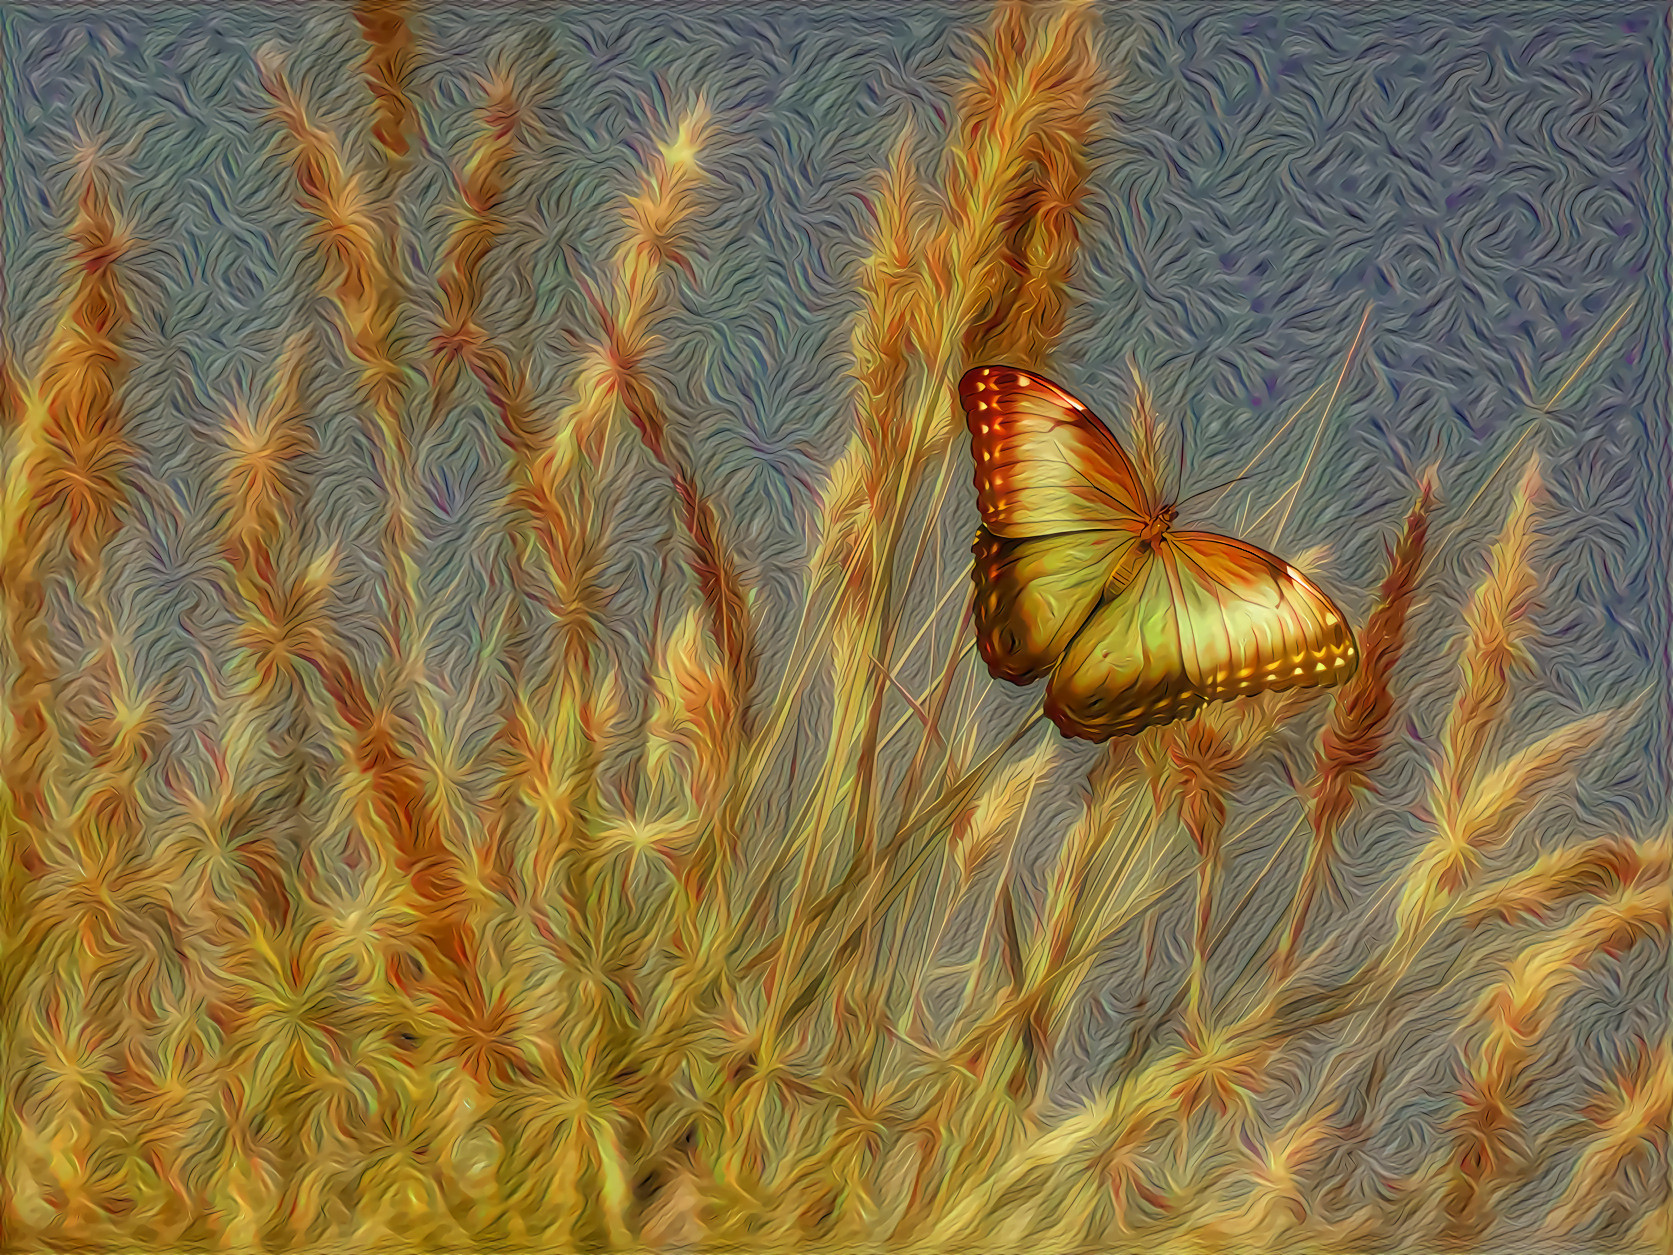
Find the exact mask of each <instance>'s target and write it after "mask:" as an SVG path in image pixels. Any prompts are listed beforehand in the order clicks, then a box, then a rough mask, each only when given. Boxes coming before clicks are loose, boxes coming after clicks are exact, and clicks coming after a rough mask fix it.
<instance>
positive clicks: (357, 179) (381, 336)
mask: <svg viewBox="0 0 1673 1255" xmlns="http://www.w3.org/2000/svg"><path fill="white" fill-rule="evenodd" d="M257 68H258V70H259V71H260V75H261V81H262V86H263V88H264V89H265V90H266V91H267V93H268V95H269V96H271V97H272V99H273V102H274V112H275V114H276V116H277V117H278V119H279V121H280V122H281V124H282V125H283V126H284V128H285V131H286V134H287V136H288V142H289V146H290V149H291V156H292V160H293V163H294V167H295V173H296V182H297V190H298V192H299V194H300V197H301V200H302V203H303V205H304V206H305V207H306V208H307V209H308V210H309V212H310V213H312V214H313V216H314V218H315V220H316V222H317V224H318V225H317V227H316V231H315V241H316V245H317V247H318V248H319V251H320V253H321V254H322V256H323V257H324V259H325V265H326V271H325V283H326V287H327V290H328V291H329V292H330V294H331V297H332V301H333V304H334V306H335V308H336V312H337V322H338V328H339V331H340V332H341V335H342V338H343V347H344V348H345V349H346V350H347V352H348V354H349V356H350V357H351V358H353V359H354V360H355V361H356V362H357V363H359V365H360V385H361V388H362V389H363V390H364V394H365V398H366V405H367V407H368V411H369V413H367V414H366V415H364V417H365V420H366V423H365V425H366V434H367V436H368V438H369V439H370V441H371V443H372V449H373V455H374V460H375V461H374V464H375V469H376V473H377V476H378V480H379V483H380V485H381V486H382V488H383V490H384V492H385V494H386V498H387V499H386V503H385V514H384V528H383V536H382V548H383V564H384V570H383V587H384V593H385V597H386V603H385V604H386V605H387V606H388V610H389V623H390V635H389V639H390V642H391V650H392V654H391V664H392V667H393V678H394V681H395V686H396V696H397V698H399V696H400V694H401V693H402V692H404V690H405V688H406V687H407V686H409V685H410V684H411V683H412V681H413V679H414V676H413V675H412V674H411V669H412V668H413V666H414V661H415V660H414V650H415V648H416V642H415V641H414V640H413V639H412V632H413V617H414V613H415V607H416V604H417V598H418V562H417V555H416V553H415V546H416V541H417V529H416V526H415V523H414V517H413V516H414V508H415V503H414V499H413V488H412V478H413V467H412V452H411V435H410V433H409V431H408V430H407V405H408V400H409V396H410V392H411V384H412V379H411V375H412V372H411V370H410V368H409V367H408V365H407V363H406V362H405V361H404V359H403V356H402V351H401V349H400V347H399V342H398V338H397V337H398V334H399V327H398V323H399V320H400V317H401V313H402V293H401V285H400V280H399V276H398V275H397V274H396V273H395V272H394V271H393V270H392V269H391V265H392V262H393V259H394V257H395V252H394V245H395V240H394V238H393V236H392V234H391V232H392V231H393V229H394V224H393V222H392V221H384V220H380V217H379V211H378V207H377V205H376V203H375V202H374V199H373V198H372V196H371V195H370V194H369V193H368V191H367V190H366V187H365V178H364V176H362V175H360V174H357V173H352V172H351V171H350V170H349V169H348V168H347V166H346V163H345V161H344V157H343V153H342V149H341V147H340V145H339V144H338V142H337V140H336V138H335V137H334V136H333V135H332V134H331V133H330V132H329V131H327V130H325V129H324V128H323V127H320V126H318V125H316V124H315V123H314V122H313V120H312V119H311V118H310V117H309V116H308V111H307V107H306V105H305V104H304V102H303V101H302V99H301V98H300V97H299V96H298V95H297V94H296V92H295V90H294V89H293V88H292V87H291V85H290V81H289V80H288V79H287V78H286V77H285V73H284V70H283V66H282V64H281V62H280V60H279V58H278V57H277V56H276V55H274V54H270V53H269V54H263V55H262V56H261V57H259V58H258V62H257Z"/></svg>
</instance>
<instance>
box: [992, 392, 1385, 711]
mask: <svg viewBox="0 0 1673 1255" xmlns="http://www.w3.org/2000/svg"><path fill="white" fill-rule="evenodd" d="M959 399H960V401H961V403H962V404H963V406H964V410H965V416H966V419H967V422H968V426H969V429H970V436H971V452H972V454H973V456H974V459H975V464H976V475H975V482H976V495H977V504H978V506H979V507H980V510H981V515H982V527H981V529H980V530H979V531H978V532H977V535H976V541H975V544H974V545H973V546H972V553H973V554H974V557H975V562H974V565H973V568H972V572H971V578H972V579H973V580H974V581H975V583H976V589H977V591H976V603H975V614H976V628H977V644H978V648H979V649H980V651H981V654H982V659H983V661H984V662H986V663H987V666H988V670H989V672H990V673H991V674H992V675H993V676H994V677H995V678H997V679H1004V680H1008V681H1010V682H1012V683H1015V684H1031V683H1033V682H1035V681H1036V680H1038V679H1040V678H1041V677H1043V676H1046V675H1050V677H1051V680H1050V683H1049V684H1048V686H1047V690H1046V707H1045V708H1046V713H1047V715H1049V716H1050V717H1051V719H1052V721H1053V722H1054V723H1056V724H1057V726H1058V728H1059V729H1060V730H1061V731H1062V732H1063V733H1064V734H1065V735H1067V736H1075V737H1081V738H1084V739H1087V740H1093V741H1103V740H1106V739H1108V738H1109V737H1111V736H1124V735H1132V734H1133V733H1136V732H1139V731H1142V730H1143V729H1144V728H1147V727H1152V726H1155V725H1157V724H1162V723H1168V722H1171V721H1172V720H1174V719H1180V718H1185V717H1187V716H1189V715H1192V714H1194V713H1196V711H1198V710H1200V709H1201V708H1202V707H1203V706H1204V705H1205V704H1207V703H1208V702H1211V701H1220V700H1227V699H1231V698H1235V697H1243V696H1252V695H1254V694H1255V693H1258V692H1262V691H1267V690H1273V689H1287V688H1296V687H1312V686H1322V685H1330V684H1337V683H1340V682H1341V681H1342V680H1344V679H1346V678H1347V677H1348V676H1349V675H1351V674H1352V672H1353V668H1354V666H1355V664H1356V662H1357V651H1356V649H1355V647H1354V642H1353V634H1352V632H1351V631H1350V630H1349V629H1348V625H1347V622H1346V620H1345V618H1344V617H1343V615H1342V613H1341V611H1340V610H1338V609H1337V608H1336V606H1335V605H1334V604H1333V603H1332V602H1331V601H1330V599H1329V598H1328V597H1326V596H1325V595H1324V593H1322V592H1320V591H1319V589H1318V588H1316V587H1315V586H1314V585H1313V583H1312V582H1311V581H1310V580H1308V579H1307V578H1306V577H1305V576H1303V575H1302V574H1301V573H1300V572H1299V571H1297V570H1296V569H1295V568H1294V567H1292V566H1290V565H1289V564H1288V563H1286V562H1284V561H1283V559H1281V558H1277V557H1275V556H1273V555H1272V554H1269V553H1266V552H1265V551H1263V550H1261V549H1257V548H1256V547H1255V546H1253V545H1249V544H1246V543H1244V542H1243V541H1239V540H1233V539H1232V538H1231V537H1228V536H1219V535H1216V534H1214V533H1212V532H1193V531H1176V530H1174V526H1173V525H1174V522H1175V520H1176V519H1177V518H1178V509H1177V507H1176V506H1175V504H1174V503H1172V502H1167V501H1163V500H1162V499H1161V497H1160V494H1159V492H1158V491H1157V488H1156V486H1155V485H1154V484H1152V483H1148V482H1146V481H1145V479H1144V477H1143V476H1141V475H1140V473H1139V471H1138V470H1137V468H1135V467H1134V465H1133V463H1132V462H1131V460H1130V459H1129V458H1128V457H1127V454H1126V452H1125V451H1124V450H1123V449H1122V447H1121V445H1120V442H1119V441H1117V440H1116V438H1115V437H1114V435H1113V434H1111V432H1110V431H1109V429H1108V428H1107V427H1105V426H1104V424H1103V423H1102V422H1101V421H1100V420H1099V419H1098V418H1097V417H1096V416H1095V415H1094V414H1093V413H1092V412H1091V411H1090V410H1088V409H1087V408H1086V406H1084V405H1082V404H1081V403H1080V402H1079V401H1078V400H1076V399H1075V398H1074V397H1073V396H1071V395H1070V394H1069V393H1068V392H1067V391H1065V390H1064V389H1062V388H1060V387H1058V386H1057V385H1056V384H1054V383H1052V382H1051V381H1050V380H1047V379H1045V378H1043V377H1041V376H1039V375H1034V374H1031V373H1030V372H1028V371H1023V370H1018V369H1015V368H1013V367H1005V366H979V367H977V368H975V369H974V370H971V371H969V372H967V373H966V374H965V376H964V378H963V379H962V380H961V381H960V383H959Z"/></svg>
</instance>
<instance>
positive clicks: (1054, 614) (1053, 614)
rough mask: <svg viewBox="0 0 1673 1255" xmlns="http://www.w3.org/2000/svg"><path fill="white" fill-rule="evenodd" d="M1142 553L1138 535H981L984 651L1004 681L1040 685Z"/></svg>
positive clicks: (976, 574)
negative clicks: (1116, 577) (1126, 565)
mask: <svg viewBox="0 0 1673 1255" xmlns="http://www.w3.org/2000/svg"><path fill="white" fill-rule="evenodd" d="M1137 546H1138V537H1137V536H1136V535H1134V534H1133V533H1131V532H1119V531H1088V532H1070V533H1068V534H1067V535H1063V536H1032V537H1026V538H1024V539H1022V540H1004V539H1002V538H1000V537H998V536H995V535H994V534H993V533H992V532H990V531H988V530H987V528H985V527H984V528H982V529H981V530H980V531H979V532H977V534H976V543H975V545H974V546H972V552H973V553H974V554H975V556H976V560H975V563H974V565H973V566H972V568H971V572H970V576H971V578H972V579H973V580H975V582H976V606H975V611H976V644H977V647H978V648H979V649H980V650H981V653H982V661H984V662H986V663H987V665H988V672H989V674H991V675H992V676H993V677H994V679H996V680H1009V681H1011V683H1013V684H1032V683H1033V682H1034V681H1035V680H1038V679H1039V678H1040V677H1041V676H1042V675H1044V674H1045V673H1046V672H1048V671H1050V670H1051V668H1052V664H1053V663H1055V662H1056V661H1057V660H1058V658H1060V657H1061V656H1062V654H1063V651H1064V649H1066V648H1067V647H1068V645H1069V642H1070V640H1072V639H1073V638H1074V635H1075V633H1076V632H1078V631H1079V630H1080V629H1081V626H1082V625H1083V624H1084V623H1085V622H1086V619H1087V616H1088V615H1090V614H1091V613H1092V611H1093V609H1094V608H1095V607H1096V606H1097V605H1098V603H1099V601H1100V600H1102V599H1103V596H1104V591H1105V588H1106V587H1107V585H1108V582H1109V580H1110V577H1111V575H1112V574H1114V572H1115V571H1116V570H1117V569H1118V568H1119V567H1121V566H1122V564H1123V560H1124V559H1127V558H1129V556H1130V555H1131V553H1132V551H1133V550H1134V549H1135V548H1136V547H1137Z"/></svg>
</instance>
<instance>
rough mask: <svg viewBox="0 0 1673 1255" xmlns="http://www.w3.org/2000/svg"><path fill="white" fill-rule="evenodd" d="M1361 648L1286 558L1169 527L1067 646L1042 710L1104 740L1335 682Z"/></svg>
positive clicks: (1070, 732)
mask: <svg viewBox="0 0 1673 1255" xmlns="http://www.w3.org/2000/svg"><path fill="white" fill-rule="evenodd" d="M1357 661H1358V651H1357V650H1356V648H1355V646H1354V640H1353V633H1352V632H1351V631H1349V629H1348V625H1347V621H1346V619H1344V618H1343V616H1342V612H1341V611H1340V610H1338V609H1337V608H1336V606H1335V605H1334V604H1333V603H1332V602H1331V600H1330V598H1328V597H1326V596H1325V595H1324V593H1322V592H1320V591H1319V589H1318V588H1317V587H1316V586H1315V585H1314V584H1313V583H1312V581H1311V580H1309V579H1307V577H1306V576H1304V575H1302V574H1301V572H1299V571H1297V570H1296V569H1295V568H1294V567H1291V566H1290V565H1289V564H1287V563H1286V562H1284V561H1283V560H1282V559H1280V558H1275V557H1273V556H1272V555H1271V554H1269V553H1266V552H1265V551H1263V550H1260V549H1257V548H1255V546H1253V545H1249V544H1245V543H1243V542H1242V541H1238V540H1232V539H1231V538H1230V537H1227V536H1216V535H1214V534H1213V533H1211V532H1171V533H1167V534H1166V535H1164V536H1163V537H1162V539H1161V541H1160V543H1159V544H1158V546H1157V548H1156V551H1155V552H1154V553H1153V554H1150V555H1146V556H1145V558H1144V559H1143V561H1142V564H1141V566H1140V569H1139V571H1138V573H1137V575H1136V576H1135V577H1134V579H1133V581H1132V583H1131V585H1130V586H1129V587H1128V588H1127V589H1126V590H1125V591H1124V592H1122V593H1120V594H1119V595H1117V596H1116V597H1115V598H1114V599H1112V600H1111V601H1109V602H1107V603H1106V604H1105V605H1103V606H1102V607H1100V608H1099V609H1098V610H1097V611H1096V612H1095V613H1094V614H1093V615H1092V616H1091V618H1090V619H1089V620H1088V622H1087V624H1086V626H1085V627H1084V628H1083V629H1082V630H1081V632H1080V634H1079V635H1077V636H1076V637H1075V639H1074V641H1073V642H1072V643H1071V644H1070V645H1069V648H1068V649H1067V651H1066V652H1065V653H1064V655H1063V658H1062V661H1061V662H1059V664H1058V666H1057V669H1056V671H1055V672H1054V674H1053V675H1052V679H1051V683H1050V685H1049V686H1048V687H1047V690H1046V713H1047V714H1048V715H1050V716H1051V719H1052V721H1053V722H1054V723H1056V724H1057V726H1058V727H1059V728H1060V729H1061V730H1062V731H1063V733H1064V734H1065V735H1066V736H1076V737H1082V738H1084V739H1086V740H1090V741H1103V740H1107V739H1108V738H1110V737H1112V736H1130V735H1133V734H1134V733H1137V732H1140V731H1142V730H1143V729H1145V728H1148V727H1152V726H1154V725H1156V724H1162V723H1170V722H1172V721H1173V720H1175V719H1181V718H1185V717H1187V716H1189V715H1192V714H1195V713H1196V712H1197V711H1198V710H1200V709H1201V708H1202V707H1203V706H1204V705H1205V704H1206V703H1208V702H1211V701H1220V700H1224V699H1227V698H1232V697H1247V696H1249V695H1251V694H1254V693H1259V692H1263V691H1266V690H1269V689H1289V688H1299V687H1304V686H1322V685H1331V684H1339V683H1341V682H1342V681H1343V680H1345V679H1346V678H1347V677H1348V676H1349V675H1351V674H1353V670H1354V667H1355V666H1356V665H1357Z"/></svg>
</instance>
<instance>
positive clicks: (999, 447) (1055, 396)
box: [959, 366, 1151, 540]
mask: <svg viewBox="0 0 1673 1255" xmlns="http://www.w3.org/2000/svg"><path fill="white" fill-rule="evenodd" d="M959 401H960V403H961V404H962V405H963V406H964V414H965V420H966V422H967V423H968V425H969V428H970V448H971V452H972V454H973V455H974V457H975V461H976V502H977V505H978V506H979V507H980V508H981V511H982V523H983V525H984V526H986V528H987V529H988V530H989V531H990V532H992V533H993V534H994V535H995V536H998V537H1001V538H1003V539H1006V540H1019V539H1022V538H1024V537H1030V536H1052V535H1058V534H1060V533H1064V532H1079V531H1089V530H1097V531H1102V530H1110V529H1114V530H1130V531H1139V530H1141V529H1142V528H1143V526H1144V520H1145V518H1146V517H1148V515H1149V514H1150V512H1151V509H1150V502H1149V499H1148V497H1147V496H1146V493H1145V491H1144V488H1143V486H1142V485H1141V484H1140V481H1139V477H1138V473H1137V472H1136V471H1135V470H1134V469H1133V463H1132V461H1131V460H1130V459H1129V458H1128V457H1127V454H1126V453H1125V452H1124V451H1123V450H1122V448H1121V445H1120V444H1119V443H1118V442H1117V441H1116V439H1115V437H1114V436H1112V435H1111V434H1110V432H1109V429H1108V428H1106V427H1105V426H1104V425H1103V423H1102V422H1100V421H1099V420H1098V419H1097V417H1096V416H1094V415H1093V413H1092V411H1090V410H1089V409H1087V408H1086V407H1085V406H1084V405H1082V404H1081V403H1080V402H1079V401H1077V400H1075V398H1074V397H1072V396H1070V395H1069V394H1068V393H1067V392H1065V391H1064V390H1063V389H1061V388H1059V387H1058V386H1057V385H1056V384H1054V383H1052V382H1051V381H1050V380H1048V379H1042V378H1040V376H1038V375H1032V374H1030V373H1029V372H1027V371H1025V370H1017V369H1015V368H1014V367H1009V366H978V367H976V368H975V369H974V370H971V371H969V372H967V373H966V374H965V376H964V378H963V379H961V380H960V381H959Z"/></svg>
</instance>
